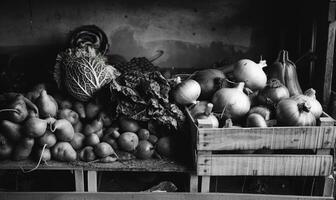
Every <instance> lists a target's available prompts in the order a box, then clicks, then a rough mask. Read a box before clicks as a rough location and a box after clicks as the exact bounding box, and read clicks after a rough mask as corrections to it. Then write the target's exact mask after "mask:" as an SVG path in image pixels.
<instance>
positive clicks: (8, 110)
mask: <svg viewBox="0 0 336 200" xmlns="http://www.w3.org/2000/svg"><path fill="white" fill-rule="evenodd" d="M2 112H16V113H17V114H20V111H18V110H17V109H14V108H6V109H1V110H0V113H2Z"/></svg>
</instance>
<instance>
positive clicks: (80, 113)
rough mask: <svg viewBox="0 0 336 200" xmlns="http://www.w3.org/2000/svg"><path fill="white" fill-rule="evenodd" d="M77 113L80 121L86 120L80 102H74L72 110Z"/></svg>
mask: <svg viewBox="0 0 336 200" xmlns="http://www.w3.org/2000/svg"><path fill="white" fill-rule="evenodd" d="M73 109H74V110H75V111H76V112H77V113H78V116H79V117H80V118H81V119H84V118H86V114H85V106H84V104H83V103H82V102H79V101H76V102H75V103H74V108H73Z"/></svg>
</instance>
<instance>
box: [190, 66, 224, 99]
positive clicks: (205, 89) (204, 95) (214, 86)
mask: <svg viewBox="0 0 336 200" xmlns="http://www.w3.org/2000/svg"><path fill="white" fill-rule="evenodd" d="M190 78H191V79H193V80H195V81H197V82H198V83H199V84H200V86H201V94H200V96H199V100H210V99H211V97H212V96H213V94H214V93H215V92H216V91H217V90H219V89H220V88H222V86H223V85H225V83H226V76H225V74H224V73H223V72H222V71H220V70H218V69H205V70H201V71H197V72H195V73H194V74H193V75H192V76H191V77H190Z"/></svg>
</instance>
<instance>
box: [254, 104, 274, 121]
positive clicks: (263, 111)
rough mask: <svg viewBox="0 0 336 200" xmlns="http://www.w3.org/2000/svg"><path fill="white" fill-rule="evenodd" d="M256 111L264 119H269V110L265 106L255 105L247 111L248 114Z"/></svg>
mask: <svg viewBox="0 0 336 200" xmlns="http://www.w3.org/2000/svg"><path fill="white" fill-rule="evenodd" d="M253 113H256V114H259V115H261V116H262V117H263V118H264V119H265V120H270V119H271V114H272V113H271V110H270V109H268V108H267V107H265V106H255V107H253V108H251V110H250V111H249V115H251V114H253Z"/></svg>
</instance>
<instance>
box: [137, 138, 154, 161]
mask: <svg viewBox="0 0 336 200" xmlns="http://www.w3.org/2000/svg"><path fill="white" fill-rule="evenodd" d="M153 154H154V146H153V145H152V143H150V142H148V141H147V140H140V142H139V144H138V146H137V148H136V150H135V156H136V157H137V158H140V159H149V158H151V157H152V155H153Z"/></svg>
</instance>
